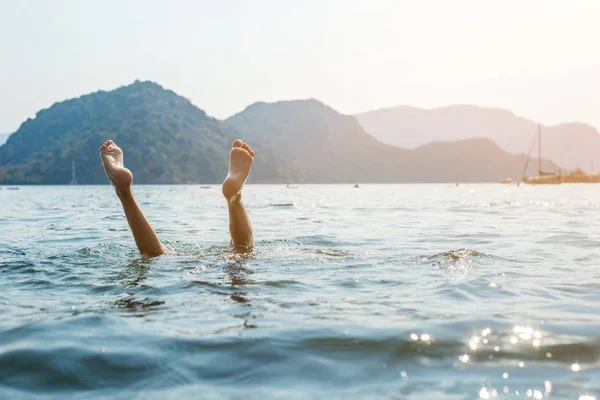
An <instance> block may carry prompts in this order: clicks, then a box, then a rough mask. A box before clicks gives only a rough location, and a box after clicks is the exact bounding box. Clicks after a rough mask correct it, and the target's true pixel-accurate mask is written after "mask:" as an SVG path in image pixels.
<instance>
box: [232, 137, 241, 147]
mask: <svg viewBox="0 0 600 400" xmlns="http://www.w3.org/2000/svg"><path fill="white" fill-rule="evenodd" d="M243 144H244V142H242V140H241V139H237V140H236V141H235V142H233V144H232V145H231V147H242V145H243Z"/></svg>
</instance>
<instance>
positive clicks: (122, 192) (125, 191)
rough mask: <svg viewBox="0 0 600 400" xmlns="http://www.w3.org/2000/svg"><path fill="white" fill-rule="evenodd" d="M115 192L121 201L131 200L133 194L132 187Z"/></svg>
mask: <svg viewBox="0 0 600 400" xmlns="http://www.w3.org/2000/svg"><path fill="white" fill-rule="evenodd" d="M115 192H116V193H117V197H118V198H119V199H121V200H125V199H127V198H131V197H132V193H131V187H128V188H127V189H117V188H115Z"/></svg>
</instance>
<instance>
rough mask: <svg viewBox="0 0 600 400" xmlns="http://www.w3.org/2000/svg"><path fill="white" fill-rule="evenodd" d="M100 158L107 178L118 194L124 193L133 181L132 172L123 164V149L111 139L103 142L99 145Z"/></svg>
mask: <svg viewBox="0 0 600 400" xmlns="http://www.w3.org/2000/svg"><path fill="white" fill-rule="evenodd" d="M100 158H101V159H102V165H104V171H106V176H108V180H109V181H110V182H111V183H112V184H113V185H114V187H115V189H116V190H117V193H118V194H124V193H126V192H127V191H128V190H129V189H130V187H131V182H132V181H133V174H132V173H131V171H129V170H128V169H127V168H125V167H124V166H123V150H121V149H120V148H119V146H117V145H116V144H115V143H114V142H113V141H112V140H107V141H106V142H104V144H103V145H102V147H100Z"/></svg>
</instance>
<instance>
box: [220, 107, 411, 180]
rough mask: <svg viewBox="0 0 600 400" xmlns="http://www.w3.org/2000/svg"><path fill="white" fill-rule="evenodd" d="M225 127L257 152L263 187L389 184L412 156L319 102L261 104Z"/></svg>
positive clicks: (258, 169)
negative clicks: (276, 184)
mask: <svg viewBox="0 0 600 400" xmlns="http://www.w3.org/2000/svg"><path fill="white" fill-rule="evenodd" d="M225 123H226V124H227V125H229V126H232V127H234V128H235V129H236V130H237V131H239V132H240V133H241V135H242V137H243V138H244V140H246V141H248V142H249V143H252V145H253V146H254V147H256V150H257V154H258V156H257V157H258V159H257V163H256V166H255V167H254V168H253V174H255V179H257V178H258V179H259V180H260V181H263V182H313V183H331V182H340V183H341V182H357V181H361V182H389V181H394V180H395V177H396V176H398V174H397V172H398V171H399V170H400V169H401V168H402V164H403V163H404V160H405V159H406V154H407V151H405V150H403V149H399V148H396V147H393V146H389V145H384V144H382V143H380V142H378V141H377V140H376V139H375V138H373V137H372V136H370V135H367V134H366V133H365V132H364V131H363V130H362V128H361V127H360V125H359V124H358V123H357V121H356V119H355V118H354V117H351V116H347V115H342V114H340V113H338V112H337V111H335V110H333V109H332V108H331V107H328V106H326V105H324V104H322V103H320V102H319V101H317V100H295V101H280V102H277V103H256V104H253V105H251V106H249V107H248V108H246V109H245V110H244V111H243V112H241V113H239V114H236V115H234V116H233V117H230V118H228V119H227V120H225Z"/></svg>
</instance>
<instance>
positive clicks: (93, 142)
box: [0, 81, 236, 184]
mask: <svg viewBox="0 0 600 400" xmlns="http://www.w3.org/2000/svg"><path fill="white" fill-rule="evenodd" d="M235 136H236V134H235V133H234V132H232V131H231V130H230V129H227V127H225V126H224V125H223V124H222V123H221V122H220V121H218V120H216V119H214V118H211V117H208V116H207V115H206V113H205V112H204V111H202V110H200V109H198V108H196V107H195V106H194V105H193V104H192V103H191V102H190V101H189V100H187V99H185V98H183V97H180V96H178V95H176V94H175V93H173V92H171V91H169V90H165V89H163V88H162V87H161V86H159V85H157V84H155V83H152V82H140V81H136V82H135V83H133V84H132V85H129V86H125V87H120V88H118V89H116V90H113V91H110V92H104V91H99V92H96V93H92V94H89V95H85V96H82V97H80V98H77V99H72V100H67V101H63V102H60V103H56V104H54V105H53V106H52V107H50V108H48V109H45V110H42V111H40V112H38V113H37V115H36V117H35V119H28V120H27V121H25V122H24V123H23V124H22V125H21V127H20V128H19V129H18V130H17V131H16V132H15V133H14V134H12V135H11V136H10V137H9V139H8V141H7V142H6V143H5V144H4V145H3V146H1V147H0V182H1V183H43V184H65V183H68V182H70V181H71V165H72V161H75V164H76V166H77V181H78V182H80V183H86V184H97V183H106V182H107V180H106V176H105V174H104V170H103V169H102V165H101V163H100V159H99V157H98V148H99V147H100V145H101V144H102V143H103V141H104V140H106V139H113V140H114V141H115V142H117V143H118V144H119V146H121V147H122V148H123V151H124V152H125V165H126V166H127V167H128V168H130V169H131V170H132V171H133V172H134V176H135V178H134V179H135V182H136V183H191V182H207V183H209V182H218V181H221V180H222V179H223V175H224V173H225V171H226V168H227V162H228V149H229V146H230V145H231V142H232V141H233V140H234V137H235Z"/></svg>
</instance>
